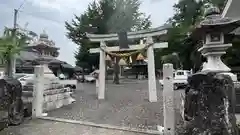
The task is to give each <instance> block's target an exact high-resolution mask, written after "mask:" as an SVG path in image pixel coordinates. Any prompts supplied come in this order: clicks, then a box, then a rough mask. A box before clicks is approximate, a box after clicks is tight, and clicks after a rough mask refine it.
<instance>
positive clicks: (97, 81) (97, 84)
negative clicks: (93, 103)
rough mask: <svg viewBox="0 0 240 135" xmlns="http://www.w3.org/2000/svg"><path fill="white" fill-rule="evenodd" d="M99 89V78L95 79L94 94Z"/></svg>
mask: <svg viewBox="0 0 240 135" xmlns="http://www.w3.org/2000/svg"><path fill="white" fill-rule="evenodd" d="M98 91H99V78H97V79H96V94H97V95H98Z"/></svg>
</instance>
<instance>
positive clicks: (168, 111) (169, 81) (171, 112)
mask: <svg viewBox="0 0 240 135" xmlns="http://www.w3.org/2000/svg"><path fill="white" fill-rule="evenodd" d="M163 84H164V86H163V116H164V132H165V133H171V135H174V133H175V108H174V91H173V65H172V64H164V65H163Z"/></svg>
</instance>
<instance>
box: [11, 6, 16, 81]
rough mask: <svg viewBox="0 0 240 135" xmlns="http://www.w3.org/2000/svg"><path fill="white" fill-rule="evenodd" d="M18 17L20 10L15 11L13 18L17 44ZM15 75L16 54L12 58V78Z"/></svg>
mask: <svg viewBox="0 0 240 135" xmlns="http://www.w3.org/2000/svg"><path fill="white" fill-rule="evenodd" d="M17 15H18V10H17V9H14V18H13V35H14V43H16V31H17ZM15 73H16V55H15V54H14V55H13V56H12V58H11V69H10V77H12V76H14V75H15Z"/></svg>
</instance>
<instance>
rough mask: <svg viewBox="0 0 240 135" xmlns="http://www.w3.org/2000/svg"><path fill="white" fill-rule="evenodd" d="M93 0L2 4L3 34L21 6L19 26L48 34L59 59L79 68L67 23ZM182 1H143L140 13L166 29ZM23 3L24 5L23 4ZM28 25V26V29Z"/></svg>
mask: <svg viewBox="0 0 240 135" xmlns="http://www.w3.org/2000/svg"><path fill="white" fill-rule="evenodd" d="M92 1H93V0H0V33H2V31H3V29H4V26H7V27H12V26H13V14H14V13H13V11H14V9H18V8H19V7H20V6H21V5H22V6H21V9H20V12H19V14H18V20H17V23H18V24H19V25H20V26H22V27H25V26H26V27H25V28H26V29H28V30H32V31H34V32H36V33H38V34H40V33H42V32H43V31H46V33H47V34H48V36H49V38H50V39H51V40H53V41H54V42H55V43H56V47H59V48H60V50H59V52H60V55H59V57H58V59H60V60H63V61H66V62H68V63H69V64H72V65H75V58H74V52H76V51H77V45H75V44H74V43H72V42H71V40H69V39H68V38H67V37H66V36H65V35H66V29H65V26H64V22H65V21H71V20H72V19H73V18H74V14H76V15H81V14H82V13H83V12H84V11H85V10H86V8H87V6H88V4H89V3H90V2H92ZM177 1H178V0H142V5H141V7H140V11H141V12H143V13H145V14H147V15H150V16H151V21H152V24H153V25H152V27H158V26H161V25H163V24H164V23H165V22H166V21H167V20H168V18H170V17H171V16H172V15H173V14H174V9H173V5H174V3H176V2H177ZM22 3H23V4H22ZM26 24H27V25H26Z"/></svg>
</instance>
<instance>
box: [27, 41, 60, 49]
mask: <svg viewBox="0 0 240 135" xmlns="http://www.w3.org/2000/svg"><path fill="white" fill-rule="evenodd" d="M28 47H31V48H49V49H56V50H59V49H60V48H58V47H55V46H49V45H46V44H44V43H39V44H33V45H29V46H28Z"/></svg>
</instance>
